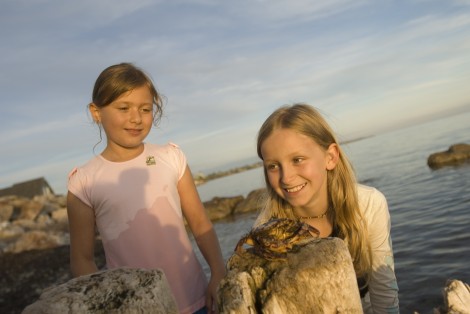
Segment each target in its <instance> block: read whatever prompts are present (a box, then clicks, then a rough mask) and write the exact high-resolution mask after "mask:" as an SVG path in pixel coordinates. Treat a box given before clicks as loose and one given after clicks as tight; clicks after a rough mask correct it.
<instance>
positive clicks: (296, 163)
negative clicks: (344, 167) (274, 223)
mask: <svg viewBox="0 0 470 314" xmlns="http://www.w3.org/2000/svg"><path fill="white" fill-rule="evenodd" d="M261 154H262V157H263V162H264V167H265V170H266V176H267V179H268V181H269V184H270V185H271V187H272V188H273V189H274V191H275V192H276V193H277V194H278V195H279V196H280V197H281V198H283V199H284V200H286V201H287V202H289V203H290V204H291V205H292V207H293V208H294V209H295V211H296V212H297V214H298V215H301V216H310V215H318V214H321V213H323V212H324V211H325V210H326V209H327V206H328V199H327V198H328V197H327V172H328V170H332V169H333V168H334V167H335V166H336V163H337V160H338V158H337V155H338V150H337V146H336V144H331V145H330V146H329V147H328V149H327V150H325V149H323V148H322V147H321V146H319V145H318V144H317V143H316V142H315V141H313V140H312V139H311V138H310V137H308V136H306V135H303V134H301V133H298V132H296V131H294V130H291V129H285V128H281V129H275V130H274V131H273V132H272V133H271V134H270V135H269V136H268V137H267V138H266V139H265V140H264V141H263V143H262V144H261Z"/></svg>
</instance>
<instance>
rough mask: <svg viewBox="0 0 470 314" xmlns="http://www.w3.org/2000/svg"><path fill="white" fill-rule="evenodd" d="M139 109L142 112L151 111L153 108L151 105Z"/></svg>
mask: <svg viewBox="0 0 470 314" xmlns="http://www.w3.org/2000/svg"><path fill="white" fill-rule="evenodd" d="M141 110H142V112H144V113H150V112H153V108H152V107H143V108H142V109H141Z"/></svg>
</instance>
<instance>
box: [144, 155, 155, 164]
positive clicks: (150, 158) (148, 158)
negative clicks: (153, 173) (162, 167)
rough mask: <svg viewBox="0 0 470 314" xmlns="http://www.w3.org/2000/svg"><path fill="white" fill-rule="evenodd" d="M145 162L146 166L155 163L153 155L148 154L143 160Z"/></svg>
mask: <svg viewBox="0 0 470 314" xmlns="http://www.w3.org/2000/svg"><path fill="white" fill-rule="evenodd" d="M145 163H146V164H147V166H152V165H156V163H155V157H153V156H148V157H147V159H146V160H145Z"/></svg>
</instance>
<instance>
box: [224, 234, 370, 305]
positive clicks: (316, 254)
mask: <svg viewBox="0 0 470 314" xmlns="http://www.w3.org/2000/svg"><path fill="white" fill-rule="evenodd" d="M227 270H228V273H227V276H226V277H225V278H224V279H223V280H222V282H221V284H220V287H219V296H218V304H219V310H220V312H221V313H233V314H235V313H236V314H243V313H247V314H248V313H250V314H251V313H265V314H270V313H271V314H272V313H289V314H295V313H362V305H361V299H360V295H359V289H358V286H357V280H356V274H355V272H354V268H353V264H352V261H351V256H350V254H349V251H348V248H347V247H346V245H345V244H344V242H343V241H342V240H341V239H338V238H328V239H322V240H321V241H319V242H313V243H310V244H308V245H307V246H304V247H303V248H301V249H300V250H299V251H297V252H290V253H288V254H287V259H285V260H282V259H276V260H267V259H264V258H261V257H258V256H256V255H254V254H252V253H250V252H249V251H247V252H241V253H239V254H234V255H232V256H231V257H230V259H229V260H228V262H227Z"/></svg>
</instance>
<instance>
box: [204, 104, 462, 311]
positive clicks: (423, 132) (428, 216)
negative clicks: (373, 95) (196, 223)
mask: <svg viewBox="0 0 470 314" xmlns="http://www.w3.org/2000/svg"><path fill="white" fill-rule="evenodd" d="M456 143H468V144H470V112H468V113H465V114H460V115H456V116H451V117H446V118H443V119H439V120H434V121H431V122H427V123H423V124H420V125H415V126H412V127H408V128H404V129H400V130H396V131H393V132H389V133H385V134H381V135H378V136H374V137H370V138H367V139H364V140H361V141H358V142H353V143H350V144H347V145H344V146H343V148H344V150H345V152H346V153H347V154H348V156H349V158H350V159H351V161H352V162H353V165H354V167H355V170H356V174H357V176H358V179H359V181H360V182H363V183H365V184H367V185H371V186H374V187H376V188H378V189H379V190H381V191H382V192H383V193H384V194H385V196H386V197H387V200H388V204H389V209H390V214H391V219H392V240H393V249H394V254H395V271H396V276H397V279H398V285H399V288H400V291H399V297H400V309H401V312H402V313H412V312H413V311H418V312H419V313H432V309H433V308H434V307H437V306H439V305H442V304H443V298H442V288H443V287H444V286H445V284H446V281H447V280H448V279H459V280H462V281H464V282H466V283H468V284H470V163H467V164H465V165H461V166H457V167H445V168H441V169H439V170H434V171H433V170H431V169H429V168H428V166H427V163H426V161H427V158H428V156H429V155H430V154H432V153H434V152H437V151H443V150H447V149H448V147H449V146H450V145H452V144H456ZM263 186H264V179H263V176H262V170H261V168H257V169H253V170H250V171H246V172H243V173H240V174H236V175H232V176H229V177H225V178H221V179H218V180H214V181H210V182H208V183H206V184H204V185H202V186H200V187H199V188H198V190H199V193H200V195H201V198H202V199H203V200H209V199H211V198H212V197H214V196H234V195H245V196H246V195H247V194H248V193H249V192H250V191H251V190H253V189H256V188H259V187H263ZM255 217H256V214H254V213H252V214H248V215H245V216H241V217H237V218H236V219H231V220H224V221H221V222H216V223H215V229H216V232H217V235H218V237H219V240H220V243H221V246H222V251H223V255H224V258H225V259H227V258H228V257H229V256H230V255H231V254H232V253H233V249H234V247H235V245H236V243H237V241H238V240H239V239H240V237H241V236H242V235H243V234H245V233H246V232H248V231H249V229H250V227H251V226H252V224H253V222H254V219H255ZM197 254H198V255H199V257H200V256H201V255H200V253H199V252H198V251H197ZM204 267H205V270H206V272H208V269H207V265H205V264H204Z"/></svg>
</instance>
